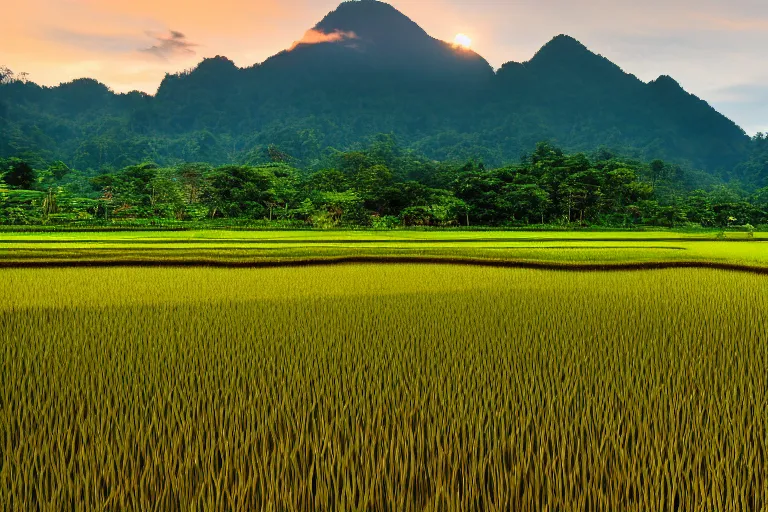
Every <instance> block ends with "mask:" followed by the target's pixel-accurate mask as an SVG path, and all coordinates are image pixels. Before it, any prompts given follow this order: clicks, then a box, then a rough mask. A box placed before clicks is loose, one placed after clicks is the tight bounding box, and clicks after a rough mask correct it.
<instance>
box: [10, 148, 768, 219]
mask: <svg viewBox="0 0 768 512" xmlns="http://www.w3.org/2000/svg"><path fill="white" fill-rule="evenodd" d="M755 144H756V145H757V146H758V147H760V148H761V149H762V151H763V153H756V156H755V158H754V159H753V160H751V161H750V162H749V163H748V164H745V165H747V166H749V168H750V169H752V170H753V172H756V173H758V174H760V173H764V166H765V163H766V160H765V157H766V153H765V147H766V145H767V144H766V138H765V137H764V136H763V135H760V136H758V137H756V139H755ZM761 155H762V156H761ZM251 158H252V160H250V161H248V162H244V163H237V164H229V165H223V166H216V165H212V164H209V163H183V164H180V165H174V166H160V165H158V164H155V163H151V162H145V163H137V164H134V165H128V166H125V167H123V168H120V169H117V170H114V171H110V172H93V171H83V170H80V169H72V168H70V167H68V166H67V165H65V164H64V163H63V162H60V161H54V162H49V163H46V164H43V165H41V164H39V163H38V162H39V160H36V161H35V162H30V161H26V160H24V159H23V158H10V159H4V160H0V223H3V224H10V225H17V226H19V225H34V224H63V225H72V226H109V225H160V226H162V225H185V224H195V223H197V224H200V223H208V224H219V225H230V226H254V227H270V226H272V227H316V228H336V227H368V228H396V227H411V226H430V227H467V226H469V227H478V226H489V227H491V226H493V227H525V226H562V227H588V226H594V227H620V228H631V227H636V226H666V227H675V226H691V225H697V226H702V227H711V228H715V227H717V228H725V227H736V226H757V225H759V224H766V223H768V187H766V186H763V187H762V188H745V187H743V186H741V185H740V184H739V183H738V182H737V181H731V182H730V183H725V182H723V181H720V180H717V179H715V178H713V177H712V176H711V175H709V174H707V173H703V172H700V171H694V170H690V169H687V168H684V167H682V166H680V165H676V164H670V163H667V162H664V161H661V160H654V161H651V162H642V161H638V160H633V159H628V158H622V157H620V156H619V155H616V154H613V153H611V152H609V151H606V150H600V151H596V152H594V153H592V154H586V153H572V154H569V153H566V152H565V151H563V150H562V149H560V148H558V147H556V146H554V145H553V144H551V143H548V142H541V143H539V144H538V145H537V146H536V149H535V150H534V151H532V152H531V153H529V154H525V155H524V156H523V157H522V158H521V159H520V161H518V162H515V163H513V164H509V165H503V166H499V167H492V166H486V165H485V164H484V163H483V162H481V161H477V160H470V161H463V162H456V161H445V162H440V161H436V160H432V159H428V158H426V157H424V156H422V155H419V154H418V153H416V152H414V151H412V150H404V149H402V148H401V147H399V146H398V145H397V143H396V141H395V138H394V137H393V136H391V135H378V136H376V137H373V138H371V139H370V140H369V142H368V143H367V144H366V145H365V146H362V147H360V148H359V149H356V150H352V151H337V150H333V149H328V150H327V151H325V155H324V157H323V158H322V160H319V161H318V162H316V163H315V165H314V166H301V165H299V164H298V163H297V162H298V161H297V159H295V158H293V157H292V156H291V155H289V154H288V153H286V152H284V151H282V150H280V149H279V148H277V147H275V146H269V147H267V148H265V149H264V151H262V152H261V153H259V154H254V155H251ZM761 158H763V159H762V160H761ZM761 166H763V167H761Z"/></svg>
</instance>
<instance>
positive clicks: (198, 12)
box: [0, 0, 768, 134]
mask: <svg viewBox="0 0 768 512" xmlns="http://www.w3.org/2000/svg"><path fill="white" fill-rule="evenodd" d="M338 3H339V0H216V1H215V2H211V1H209V2H190V1H189V0H23V1H12V2H8V4H7V5H4V6H3V11H4V15H5V16H4V18H5V19H6V20H8V21H10V22H7V23H5V24H4V27H3V35H2V37H0V65H6V66H8V67H9V68H11V69H12V70H13V71H15V72H17V73H18V72H22V71H23V72H27V73H29V79H30V80H32V81H34V82H37V83H39V84H44V85H57V84H58V83H61V82H67V81H70V80H72V79H75V78H81V77H89V78H95V79H97V80H99V81H101V82H103V83H105V84H106V85H108V86H109V87H111V88H112V89H113V90H115V91H117V92H127V91H130V90H141V91H145V92H148V93H150V94H152V93H154V92H155V91H156V90H157V87H158V85H159V84H160V81H161V80H162V78H163V76H164V75H165V73H166V72H177V71H181V70H183V69H188V68H192V67H194V66H195V65H196V64H197V63H198V62H199V61H200V60H202V59H203V58H204V57H213V56H216V55H224V56H226V57H229V58H230V59H232V60H233V61H235V63H236V64H237V65H239V66H242V67H245V66H250V65H253V64H255V63H258V62H262V61H264V60H265V59H266V58H267V57H269V56H271V55H274V54H275V53H277V52H279V51H281V50H284V49H286V48H289V47H290V46H291V45H292V44H293V42H295V41H296V40H299V39H301V38H302V36H303V35H304V33H305V32H306V31H307V29H309V28H311V27H312V26H314V25H315V24H316V23H317V22H318V21H320V20H321V19H322V17H323V16H324V15H325V14H327V13H328V12H329V11H332V10H333V9H335V8H336V6H337V5H338ZM389 3H391V4H392V5H394V6H395V7H397V8H398V9H399V10H400V11H402V12H403V13H404V14H406V15H407V16H409V17H410V18H411V19H413V20H414V21H415V22H416V23H418V24H419V25H421V26H422V28H424V29H425V30H426V31H427V32H428V33H429V34H430V35H432V36H434V37H436V38H438V39H443V40H447V41H453V39H454V37H455V35H456V34H458V33H463V34H466V35H467V36H469V37H470V38H472V48H473V49H474V50H475V51H477V52H478V53H480V54H481V55H483V56H484V57H485V58H486V59H487V60H488V61H489V62H490V63H491V64H492V65H493V66H494V67H496V68H498V67H500V66H501V65H502V64H503V63H505V62H508V61H511V60H513V61H518V62H524V61H526V60H528V59H530V58H531V57H532V56H533V55H534V54H535V53H536V51H537V50H538V49H539V48H540V47H541V46H543V45H544V44H545V43H546V42H547V41H549V40H550V39H551V38H552V37H554V36H556V35H558V34H568V35H570V36H573V37H575V38H576V39H578V40H579V41H581V42H582V43H584V44H585V45H586V46H587V47H588V48H589V49H590V50H592V51H594V52H595V53H599V54H602V55H604V56H605V57H607V58H609V59H611V60H612V61H613V62H615V63H616V64H618V65H619V66H621V67H622V68H623V69H624V70H625V71H626V72H628V73H632V74H634V75H636V76H637V77H638V78H640V79H642V80H644V81H649V80H653V79H655V78H656V77H658V76H659V75H670V76H672V77H674V78H675V79H676V80H677V81H678V82H680V84H681V85H682V86H683V87H684V88H685V89H686V90H687V91H689V92H691V93H693V94H696V95H697V96H699V97H700V98H702V99H704V100H706V101H708V102H709V103H710V104H711V105H713V106H714V107H715V108H717V109H718V110H719V111H720V112H722V113H724V114H725V115H727V116H728V117H730V118H731V119H733V120H734V121H735V122H736V123H738V124H739V125H740V126H741V127H742V128H744V129H745V130H746V131H747V133H749V134H754V133H756V132H758V131H763V132H768V57H767V54H766V50H765V48H768V0H643V1H642V2H638V1H637V0H581V1H579V0H391V1H390V2H389Z"/></svg>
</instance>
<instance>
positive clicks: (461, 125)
mask: <svg viewBox="0 0 768 512" xmlns="http://www.w3.org/2000/svg"><path fill="white" fill-rule="evenodd" d="M382 132H386V133H392V134H394V135H395V136H396V137H397V139H398V141H399V142H400V144H401V145H403V146H406V147H409V148H413V149H415V150H417V151H420V152H422V153H424V154H425V155H427V156H429V157H432V158H435V159H468V158H477V159H480V160H483V161H485V162H486V163H489V164H498V163H501V162H506V161H513V160H517V159H518V157H519V156H520V154H521V153H522V152H526V151H530V150H531V149H533V147H534V145H535V143H536V142H537V141H539V140H544V139H548V140H551V141H553V142H555V143H557V144H559V145H561V146H563V147H564V148H566V149H568V150H572V151H578V150H595V149H597V148H599V147H606V148H610V149H613V150H616V151H619V152H622V153H625V154H627V155H630V156H636V157H639V158H645V159H649V160H650V159H654V158H661V159H665V160H670V161H675V162H679V163H686V164H689V165H691V166H695V167H699V168H702V169H705V170H708V171H710V172H720V171H724V172H728V171H730V169H732V168H733V167H734V166H736V165H737V164H738V163H739V162H742V161H744V160H745V158H746V156H745V155H746V152H747V146H748V144H749V138H748V137H747V136H746V134H745V133H744V131H743V130H742V129H741V128H739V127H738V126H737V125H736V124H735V123H733V122H732V121H730V120H729V119H727V118H726V117H724V116H723V115H721V114H719V113H718V112H717V111H715V110H714V109H713V108H712V107H710V106H709V105H708V104H707V103H705V102H704V101H702V100H700V99H699V98H697V97H695V96H693V95H690V94H688V93H686V92H685V91H684V90H683V89H682V88H681V87H680V86H679V85H678V84H677V82H675V81H674V80H673V79H672V78H669V77H659V78H658V79H657V80H655V81H653V82H651V83H644V82H642V81H640V80H639V79H637V78H636V77H634V76H633V75H630V74H627V73H625V72H624V71H622V70H621V68H619V67H618V66H617V65H615V64H614V63H612V62H610V61H609V60H608V59H606V58H604V57H601V56H599V55H596V54H595V53H593V52H591V51H590V50H588V49H587V48H586V47H584V46H583V45H582V44H581V43H579V42H578V41H576V40H575V39H573V38H571V37H568V36H565V35H561V36H558V37H555V38H554V39H553V40H552V41H550V42H549V43H547V44H546V45H545V46H544V47H543V48H542V49H541V50H540V51H539V52H538V53H537V54H536V55H535V56H534V57H533V58H532V59H531V60H530V61H528V62H525V63H515V62H510V63H507V64H505V65H504V66H502V67H501V68H500V69H499V70H498V71H497V72H494V70H493V69H492V67H491V66H490V65H489V64H488V62H487V61H486V60H485V59H483V58H482V57H481V56H480V55H478V54H476V53H475V52H473V51H470V50H466V49H461V48H455V47H453V46H452V45H451V44H449V43H446V42H443V41H439V40H437V39H434V38H432V37H431V36H429V35H428V34H427V33H426V32H425V31H424V30H423V29H421V28H420V27H419V26H418V25H417V24H416V23H414V22H413V21H412V20H410V19H409V18H408V17H406V16H405V15H403V14H402V13H400V12H399V11H397V10H396V9H395V8H394V7H392V6H390V5H388V4H386V3H383V2H378V1H375V0H361V1H355V2H344V3H342V4H341V5H340V6H339V7H338V8H337V9H336V10H335V11H333V12H331V13H330V14H328V15H327V16H326V17H325V18H324V19H323V20H322V21H320V22H319V23H318V24H317V25H316V26H315V27H314V28H313V29H311V30H310V32H308V34H307V36H306V37H305V39H304V41H303V42H300V43H299V44H297V45H295V47H293V48H291V49H290V50H286V51H283V52H281V53H279V54H277V55H275V56H273V57H271V58H269V59H267V60H266V61H265V62H263V63H261V64H257V65H254V66H253V67H249V68H244V69H241V68H238V67H236V66H235V64H234V63H233V62H232V61H230V60H228V59H226V58H225V57H216V58H213V59H205V60H204V61H202V62H201V63H200V64H199V65H198V66H197V68H195V69H194V70H192V71H190V72H186V73H181V74H174V75H167V76H166V78H165V79H164V80H163V82H162V84H161V85H160V87H159V89H158V91H157V94H156V95H154V96H148V95H146V94H142V93H131V94H113V93H112V92H111V91H110V90H109V89H108V88H107V87H105V86H104V85H102V84H99V83H98V82H95V81H93V80H89V79H82V80H76V81H74V82H71V83H68V84H63V85H61V86H58V87H52V88H47V87H40V86H38V85H36V84H34V83H21V82H14V83H10V84H4V85H0V156H25V155H27V156H33V157H35V158H44V159H45V158H47V159H60V160H64V161H65V162H66V163H67V164H68V165H71V166H73V167H79V168H91V169H101V168H111V167H120V166H123V165H127V164H129V163H135V162H136V161H141V160H155V161H157V162H159V163H175V162H181V161H201V160H205V161H210V162H212V163H224V162H237V161H243V162H244V161H253V160H258V159H259V158H263V157H264V155H265V154H266V151H265V149H266V147H267V146H269V145H276V146H277V147H278V148H279V149H280V150H281V151H282V152H284V153H286V154H288V155H290V156H291V157H293V158H294V159H296V160H297V161H300V162H302V163H304V164H306V165H311V164H312V162H313V161H316V159H317V158H319V156H320V155H322V154H323V151H325V150H326V148H329V147H335V148H338V149H348V148H352V147H355V145H356V144H359V143H360V142H362V141H364V140H366V139H367V138H368V137H370V136H371V135H374V134H376V133H382Z"/></svg>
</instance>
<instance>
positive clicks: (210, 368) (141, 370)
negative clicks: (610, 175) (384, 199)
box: [0, 232, 768, 511]
mask: <svg viewBox="0 0 768 512" xmlns="http://www.w3.org/2000/svg"><path fill="white" fill-rule="evenodd" d="M191 235H193V236H191ZM553 235H555V234H536V235H534V234H530V233H525V234H510V233H503V234H497V233H460V234H439V236H435V234H433V233H410V232H406V233H395V234H389V233H387V234H381V233H352V234H347V233H330V234H329V233H309V234H306V233H302V234H298V235H297V234H294V233H271V234H270V233H255V234H254V233H226V234H222V233H219V232H217V233H210V234H209V233H168V234H166V233H163V234H162V236H158V235H157V234H134V233H131V234H122V233H120V234H108V235H102V234H79V235H76V236H72V235H64V234H56V235H45V236H41V235H33V236H30V235H13V236H12V235H8V234H2V235H0V247H1V248H0V259H1V260H2V262H3V264H4V265H5V266H6V268H0V286H2V290H3V293H2V294H0V503H2V504H4V506H5V508H7V509H9V510H36V509H48V510H61V509H77V510H80V509H104V510H190V509H213V510H404V511H407V510H487V511H490V510H499V511H502V510H564V511H567V510H611V511H613V510H636V511H647V510H707V511H708V510H764V509H766V508H768V329H766V325H768V276H767V275H764V273H765V271H766V268H768V261H767V260H768V255H767V254H766V242H763V241H759V240H760V238H762V237H760V236H756V237H755V240H758V241H746V240H745V241H715V240H710V239H706V238H700V239H697V238H686V237H681V236H677V235H674V234H671V235H670V236H671V237H667V238H665V237H664V236H648V237H646V238H645V239H644V240H640V239H639V238H641V237H635V238H633V237H629V236H627V237H624V238H623V239H617V238H618V237H616V236H615V234H611V237H612V238H613V239H612V240H604V239H603V240H600V239H598V238H599V237H598V236H595V235H593V236H592V238H591V239H589V240H575V238H578V237H577V236H576V235H573V236H571V235H570V234H568V236H566V237H563V236H561V237H560V238H558V239H553ZM663 235H667V234H663ZM339 258H342V259H344V260H343V261H347V262H348V264H345V265H328V264H327V263H328V261H331V262H333V261H335V260H338V259H339ZM418 258H427V260H426V261H428V262H430V263H429V264H425V263H424V260H418ZM365 259H369V260H375V261H377V262H378V263H365V264H361V263H351V262H352V261H357V260H365ZM414 261H421V263H414ZM439 261H442V262H443V263H442V264H438V262H439ZM446 261H449V262H452V263H451V264H447V263H445V262H446ZM72 262H79V264H83V265H90V266H89V267H83V268H62V267H66V265H69V264H72ZM286 262H289V263H291V264H292V265H294V266H288V267H285V268H211V267H210V265H212V264H220V265H235V266H236V265H241V266H246V267H247V266H258V265H264V264H270V265H274V264H279V265H282V264H284V263H286ZM307 262H311V263H313V266H305V264H306V263H307ZM393 262H399V263H400V264H384V263H393ZM407 262H410V263H407ZM457 262H465V263H466V262H470V263H472V265H466V264H461V265H460V264H456V263H457ZM166 263H169V264H170V266H169V267H168V268H162V267H149V266H148V265H150V264H153V265H162V264H166ZM201 263H207V264H208V265H209V266H200V264H201ZM94 264H102V265H105V267H104V268H94V267H92V266H93V265H94ZM121 264H123V265H125V266H120V265H121ZM498 264H503V265H511V266H514V265H525V264H536V265H541V266H545V265H554V266H555V268H557V269H558V271H552V270H542V269H524V268H494V267H493V265H498ZM664 264H697V265H702V266H704V267H706V266H707V265H713V264H717V265H723V266H731V267H733V268H736V269H738V270H740V271H730V270H722V269H712V268H669V269H658V268H657V267H658V266H659V265H664ZM173 265H182V266H183V265H195V266H193V267H190V268H179V267H174V266H173ZM633 265H640V266H641V267H632V266H633ZM32 266H38V267H48V268H29V267H32ZM627 266H630V267H631V268H643V266H645V267H649V268H655V269H653V270H643V271H635V272H626V271H619V269H620V268H626V267H627ZM606 268H608V269H611V270H613V271H605V270H600V269H606ZM579 269H581V270H585V269H588V270H592V271H591V272H583V271H581V272H580V271H563V270H579Z"/></svg>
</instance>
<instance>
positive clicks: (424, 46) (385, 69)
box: [265, 0, 493, 82]
mask: <svg viewBox="0 0 768 512" xmlns="http://www.w3.org/2000/svg"><path fill="white" fill-rule="evenodd" d="M288 63H291V64H290V67H293V68H297V67H298V68H302V69H306V70H310V72H311V73H312V74H313V79H314V78H316V77H317V76H319V74H324V75H328V76H331V77H333V76H336V77H337V76H338V75H339V73H341V72H342V70H343V73H344V74H346V75H349V74H350V73H355V72H361V73H365V74H369V73H371V72H374V73H384V74H385V75H386V76H389V77H393V78H395V77H396V78H395V80H396V81H409V80H410V81H413V80H416V81H432V82H434V81H435V80H439V81H445V80H452V81H453V80H455V81H460V82H466V81H485V80H490V79H491V78H492V77H493V68H492V67H491V65H490V64H488V62H487V61H486V60H485V59H483V58H482V57H481V56H480V55H478V54H477V53H475V52H473V51H471V50H465V49H458V48H455V47H453V45H451V44H449V43H446V42H444V41H439V40H437V39H435V38H433V37H431V36H430V35H429V34H427V32H426V31H424V30H423V29H422V28H421V27H420V26H419V25H417V24H416V23H415V22H414V21H413V20H411V19H410V18H409V17H408V16H406V15H405V14H403V13H401V12H400V11H398V10H397V9H396V8H395V7H393V6H391V5H390V4H387V3H385V2H379V1H377V0H356V1H347V2H343V3H341V4H340V5H339V6H338V7H337V8H336V9H335V10H334V11H332V12H330V13H328V15H326V16H325V17H324V18H323V19H322V20H321V21H320V22H319V23H318V24H317V25H315V27H314V28H313V29H311V30H310V31H309V32H307V34H305V36H304V39H303V40H302V41H299V42H297V43H296V44H295V45H294V46H293V47H291V49H290V50H288V51H286V52H283V53H281V54H278V55H277V56H275V57H272V58H270V59H268V61H267V62H265V65H267V66H268V67H274V66H277V67H282V66H289V64H288Z"/></svg>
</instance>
